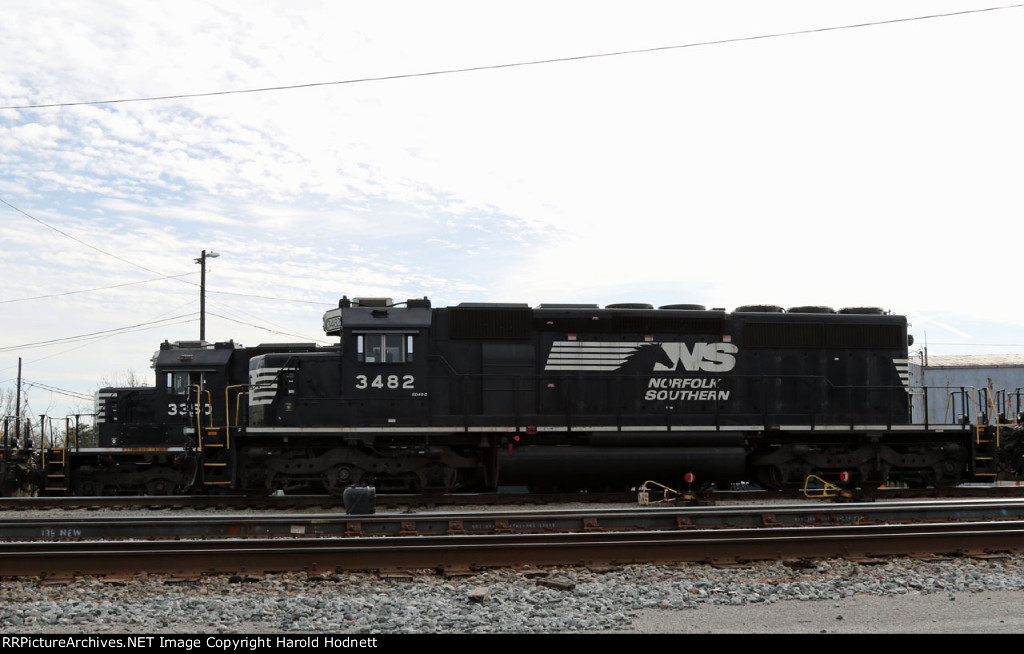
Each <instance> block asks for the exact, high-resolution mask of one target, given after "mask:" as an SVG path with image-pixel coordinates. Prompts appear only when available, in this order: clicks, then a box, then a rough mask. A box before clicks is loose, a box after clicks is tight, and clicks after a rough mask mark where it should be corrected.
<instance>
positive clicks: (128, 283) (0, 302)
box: [0, 272, 195, 304]
mask: <svg viewBox="0 0 1024 654" xmlns="http://www.w3.org/2000/svg"><path fill="white" fill-rule="evenodd" d="M194 274H195V273H194V272H192V273H184V274H182V275H167V276H165V277H154V278H153V279H144V280H142V281H139V282H125V283H124V284H114V285H113V286H101V287H99V288H85V289H82V290H80V291H66V292H64V293H51V294H50V295H37V296H35V297H23V298H18V299H16V300H0V304H10V303H11V302H27V301H29V300H45V299H46V298H51V297H62V296H64V295H76V294H78V293H94V292H96V291H109V290H110V289H112V288H121V287H123V286H134V285H136V284H148V283H150V282H159V281H163V280H165V279H177V278H179V277H188V276H189V275H194Z"/></svg>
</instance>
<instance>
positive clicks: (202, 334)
mask: <svg viewBox="0 0 1024 654" xmlns="http://www.w3.org/2000/svg"><path fill="white" fill-rule="evenodd" d="M219 256H220V255H219V254H217V253H216V252H207V251H206V250H203V252H202V254H200V255H199V258H198V259H195V262H196V263H198V264H199V266H200V268H199V340H200V341H205V340H206V259H207V258H210V259H215V258H217V257H219Z"/></svg>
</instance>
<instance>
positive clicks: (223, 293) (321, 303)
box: [206, 289, 334, 307]
mask: <svg viewBox="0 0 1024 654" xmlns="http://www.w3.org/2000/svg"><path fill="white" fill-rule="evenodd" d="M206 292H207V293H210V294H213V295H236V296H238V297H254V298H259V299H261V300H279V301H281V302H295V303H298V304H316V305H320V306H325V307H333V306H334V304H333V303H331V302H316V301H314V300H293V299H290V298H286V297H270V296H269V295H253V294H252V293H232V292H230V291H211V290H210V289H206Z"/></svg>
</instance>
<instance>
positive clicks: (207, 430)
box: [195, 385, 244, 486]
mask: <svg viewBox="0 0 1024 654" xmlns="http://www.w3.org/2000/svg"><path fill="white" fill-rule="evenodd" d="M239 386H241V385H239ZM239 386H229V387H227V388H225V389H224V426H222V427H216V426H214V424H213V416H214V413H216V412H215V411H212V410H211V411H210V424H209V425H207V426H205V427H204V426H202V425H201V424H200V423H201V422H202V418H201V416H199V415H197V416H196V433H197V434H198V446H199V464H200V467H199V475H200V476H199V481H200V483H201V484H202V485H203V486H230V485H231V484H233V483H234V479H235V467H236V460H237V458H236V456H235V449H234V448H233V447H232V441H231V418H230V416H231V408H230V400H229V394H230V391H231V389H232V388H238V387H239ZM195 388H196V390H197V393H199V394H200V395H201V394H203V393H205V394H206V396H207V398H208V401H209V403H210V405H211V406H212V397H211V394H210V392H209V391H202V390H200V389H199V388H198V387H195ZM241 395H244V393H239V394H238V397H241ZM200 405H201V403H200ZM239 406H240V402H239ZM235 426H236V427H237V426H238V418H237V416H236V418H235Z"/></svg>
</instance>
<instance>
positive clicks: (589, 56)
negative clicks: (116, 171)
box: [0, 3, 1024, 110]
mask: <svg viewBox="0 0 1024 654" xmlns="http://www.w3.org/2000/svg"><path fill="white" fill-rule="evenodd" d="M1020 7H1024V3H1020V4H1012V5H1000V6H995V7H983V8H980V9H965V10H962V11H952V12H947V13H942V14H927V15H924V16H910V17H907V18H891V19H887V20H877V21H870V22H864V23H853V24H848V25H834V26H830V27H815V28H809V29H803V30H793V31H789V32H774V33H770V34H757V35H754V36H740V37H733V38H728V39H716V40H713V41H698V42H693V43H682V44H676V45H665V46H656V47H650V48H636V49H632V50H618V51H614V52H599V53H592V54H584V55H574V56H568V57H551V58H547V59H535V60H530V61H515V62H508V63H503V64H486V65H480V66H466V67H463V68H446V69H441V70H432V71H423V72H418V73H398V74H394V75H381V76H376V77H358V78H353V79H345V80H337V81H331V82H310V83H306V84H288V85H281V86H265V87H259V88H250V89H234V90H228V91H207V92H199V93H178V94H173V95H157V96H146V97H137V98H116V99H111V100H87V101H78V102H53V103H46V104H27V105H8V106H0V110H7V109H13V110H17V109H49V108H56V107H81V106H89V105H102V104H123V103H128V102H153V101H160V100H183V99H188V98H206V97H214V96H223V95H239V94H245V93H267V92H271V91H292V90H296V89H307V88H316V87H321V86H340V85H346V84H365V83H368V82H385V81H394V80H402V79H414V78H418V77H432V76H440V75H458V74H463V73H474V72H480V71H487V70H501V69H506V68H521V67H525V66H542V65H547V64H555V63H566V62H574V61H584V60H588V59H600V58H608V57H623V56H627V55H637V54H647V53H652V52H665V51H668V50H681V49H684V48H699V47H707V46H713V45H725V44H729V43H741V42H744V41H757V40H763V39H777V38H784V37H791V36H800V35H806V34H817V33H822V32H833V31H838V30H849V29H861V28H865V27H875V26H879V25H892V24H896V23H907V22H912V21H920V20H932V19H937V18H951V17H954V16H964V15H968V14H978V13H984V12H990V11H1002V10H1006V9H1017V8H1020Z"/></svg>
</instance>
